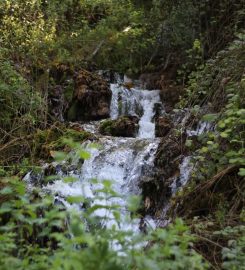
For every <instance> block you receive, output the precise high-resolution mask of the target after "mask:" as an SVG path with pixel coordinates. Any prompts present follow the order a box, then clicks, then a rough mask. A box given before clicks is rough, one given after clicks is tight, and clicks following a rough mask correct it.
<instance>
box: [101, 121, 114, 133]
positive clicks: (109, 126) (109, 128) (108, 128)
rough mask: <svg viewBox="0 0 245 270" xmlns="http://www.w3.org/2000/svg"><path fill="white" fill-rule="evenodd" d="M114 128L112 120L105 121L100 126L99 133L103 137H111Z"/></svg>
mask: <svg viewBox="0 0 245 270" xmlns="http://www.w3.org/2000/svg"><path fill="white" fill-rule="evenodd" d="M114 126H115V121H114V120H105V121H103V122H102V123H101V124H100V132H101V133H102V134H105V135H111V134H112V132H113V130H114V128H115V127H114Z"/></svg>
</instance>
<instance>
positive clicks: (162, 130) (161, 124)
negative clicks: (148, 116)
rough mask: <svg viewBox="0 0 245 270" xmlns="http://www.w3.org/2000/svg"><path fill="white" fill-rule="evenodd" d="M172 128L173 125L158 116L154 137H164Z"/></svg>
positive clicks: (165, 118)
mask: <svg viewBox="0 0 245 270" xmlns="http://www.w3.org/2000/svg"><path fill="white" fill-rule="evenodd" d="M172 128H173V123H172V122H171V120H170V119H169V118H168V117H166V116H160V117H158V118H157V119H156V137H164V136H166V135H167V134H168V133H169V131H170V130H171V129H172Z"/></svg>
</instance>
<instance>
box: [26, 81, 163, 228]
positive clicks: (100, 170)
mask: <svg viewBox="0 0 245 270" xmlns="http://www.w3.org/2000/svg"><path fill="white" fill-rule="evenodd" d="M111 91H112V100H111V119H117V118H118V117H119V116H122V115H127V116H137V117H138V118H139V119H140V120H139V132H138V135H137V137H136V138H123V137H111V136H102V135H99V134H98V127H99V122H98V121H97V122H89V123H86V124H84V125H83V128H84V129H85V130H87V131H89V132H92V133H95V134H97V137H98V141H97V144H98V145H99V146H98V147H96V148H94V147H91V144H92V143H90V142H86V143H85V144H84V145H83V147H84V149H85V150H86V151H87V152H89V153H90V158H89V159H87V160H85V161H84V163H83V164H82V165H79V163H75V166H74V164H73V166H72V169H70V170H67V171H66V172H65V173H64V172H62V171H60V172H59V173H58V175H60V180H56V181H54V182H53V183H51V184H48V185H46V186H45V187H43V189H44V190H45V191H46V192H51V193H52V194H54V196H55V198H56V200H58V201H59V202H61V203H62V204H63V205H65V206H66V207H68V208H76V209H81V205H77V204H70V203H68V201H67V199H66V198H67V197H69V196H84V197H85V198H89V199H90V200H91V204H92V205H96V203H99V204H100V205H104V206H112V205H115V204H117V205H120V207H121V215H122V216H123V215H124V213H125V212H127V209H126V201H127V199H128V198H129V196H130V195H140V194H141V190H140V188H139V184H140V182H141V180H142V179H143V178H144V179H145V178H146V177H151V175H152V174H153V171H154V159H155V154H156V151H157V148H158V145H159V142H160V139H158V138H155V123H154V116H155V106H156V104H159V103H160V96H159V91H158V90H152V91H148V90H142V89H136V88H135V89H130V90H129V89H127V88H125V87H123V86H121V85H120V84H119V83H117V84H111ZM64 175H66V176H72V177H73V178H74V179H75V181H73V182H72V183H66V182H65V181H64V180H63V178H64ZM27 178H28V177H27ZM92 179H97V181H96V182H95V181H93V180H92ZM104 180H110V181H111V183H112V189H113V190H114V191H115V192H117V193H118V194H119V195H120V196H119V197H113V198H109V199H108V198H106V197H105V198H104V199H103V196H102V199H101V198H100V201H99V202H98V201H97V199H96V198H97V197H98V189H101V188H103V181H104ZM99 194H100V193H99ZM100 196H101V194H100ZM95 215H97V216H101V217H105V216H106V217H107V219H106V221H105V224H104V225H105V226H112V225H116V222H115V220H114V219H113V214H112V212H110V210H108V209H107V208H104V209H103V208H101V209H98V210H96V211H95ZM149 222H151V221H150V220H149ZM138 223H139V221H138ZM123 226H124V227H125V228H128V227H129V223H128V222H127V221H125V222H123ZM130 226H131V228H132V226H133V229H134V230H136V229H137V228H138V227H139V224H133V225H132V224H131V225H130Z"/></svg>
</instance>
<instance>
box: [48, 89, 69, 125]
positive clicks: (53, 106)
mask: <svg viewBox="0 0 245 270" xmlns="http://www.w3.org/2000/svg"><path fill="white" fill-rule="evenodd" d="M48 105H49V117H50V118H51V120H53V121H60V122H63V121H64V118H63V113H64V111H65V108H66V107H67V102H66V100H65V97H64V89H63V87H62V86H61V85H56V86H54V87H53V88H52V89H50V90H49V96H48Z"/></svg>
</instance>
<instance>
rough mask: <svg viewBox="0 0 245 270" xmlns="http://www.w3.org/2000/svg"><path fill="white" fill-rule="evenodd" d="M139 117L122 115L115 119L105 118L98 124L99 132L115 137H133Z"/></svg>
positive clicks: (137, 128) (136, 130)
mask: <svg viewBox="0 0 245 270" xmlns="http://www.w3.org/2000/svg"><path fill="white" fill-rule="evenodd" d="M138 122H139V118H138V117H136V116H122V117H119V118H118V119H116V120H105V121H103V122H102V123H101V125H100V133H101V134H103V135H109V136H116V137H135V136H136V135H137V133H138V130H139V125H138Z"/></svg>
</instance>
